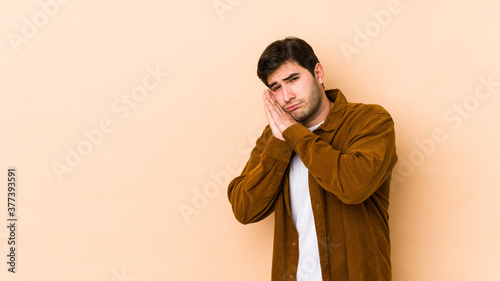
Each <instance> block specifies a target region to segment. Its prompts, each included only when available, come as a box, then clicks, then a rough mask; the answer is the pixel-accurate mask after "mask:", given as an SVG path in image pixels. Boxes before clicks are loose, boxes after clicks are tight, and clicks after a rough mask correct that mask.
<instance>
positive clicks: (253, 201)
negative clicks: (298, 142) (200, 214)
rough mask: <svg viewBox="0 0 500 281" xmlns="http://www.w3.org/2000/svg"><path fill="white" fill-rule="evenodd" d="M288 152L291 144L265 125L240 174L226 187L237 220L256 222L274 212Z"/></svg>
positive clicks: (290, 153) (289, 153)
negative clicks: (280, 138)
mask: <svg viewBox="0 0 500 281" xmlns="http://www.w3.org/2000/svg"><path fill="white" fill-rule="evenodd" d="M291 155H292V149H291V148H290V146H289V145H288V144H287V143H286V142H284V141H281V140H278V139H277V138H275V137H274V136H273V134H272V132H271V129H270V127H269V126H267V127H266V128H265V129H264V132H263V134H262V136H261V137H260V138H259V139H258V140H257V142H256V146H255V148H254V149H253V150H252V152H251V154H250V159H249V160H248V162H247V164H246V165H245V168H243V171H242V172H241V175H240V176H239V177H236V178H235V179H233V180H232V181H231V183H230V184H229V187H228V197H229V202H230V203H231V205H232V208H233V213H234V216H235V217H236V219H237V220H238V221H239V222H241V223H243V224H248V223H253V222H257V221H260V220H262V219H264V218H266V217H267V216H268V215H269V214H271V213H272V212H273V211H274V201H275V200H276V197H277V196H278V194H279V192H280V191H281V188H282V185H283V180H284V176H285V171H286V169H287V167H288V163H289V162H290V156H291Z"/></svg>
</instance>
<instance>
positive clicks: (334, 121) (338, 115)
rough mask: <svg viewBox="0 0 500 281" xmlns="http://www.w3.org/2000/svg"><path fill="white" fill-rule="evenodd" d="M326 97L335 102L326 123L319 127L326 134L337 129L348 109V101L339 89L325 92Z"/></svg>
mask: <svg viewBox="0 0 500 281" xmlns="http://www.w3.org/2000/svg"><path fill="white" fill-rule="evenodd" d="M325 93H326V96H327V97H328V99H329V100H330V101H331V102H334V105H333V108H332V109H331V110H330V113H329V114H328V116H327V117H326V120H325V122H323V124H321V126H319V127H318V129H321V130H323V131H325V132H331V131H334V130H336V129H337V127H338V125H339V123H340V119H342V116H344V112H345V110H346V107H347V99H346V98H345V96H344V94H342V92H341V91H340V90H339V89H332V90H326V91H325Z"/></svg>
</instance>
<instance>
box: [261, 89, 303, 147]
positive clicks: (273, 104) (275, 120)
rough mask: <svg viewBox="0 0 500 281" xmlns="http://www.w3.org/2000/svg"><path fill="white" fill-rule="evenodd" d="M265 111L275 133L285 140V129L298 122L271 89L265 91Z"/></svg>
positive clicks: (277, 136)
mask: <svg viewBox="0 0 500 281" xmlns="http://www.w3.org/2000/svg"><path fill="white" fill-rule="evenodd" d="M263 98H264V111H265V112H266V117H267V121H268V122H269V126H270V127H271V130H272V132H273V135H274V136H275V137H276V138H278V139H280V140H282V141H284V140H285V139H284V138H283V131H284V130H286V129H287V128H288V127H290V126H292V125H294V124H298V122H297V121H295V119H293V117H292V116H291V115H290V114H289V113H288V112H286V111H285V110H283V108H281V106H280V105H279V104H278V102H277V101H276V99H275V98H274V96H273V95H272V93H271V91H270V90H265V91H264V95H263Z"/></svg>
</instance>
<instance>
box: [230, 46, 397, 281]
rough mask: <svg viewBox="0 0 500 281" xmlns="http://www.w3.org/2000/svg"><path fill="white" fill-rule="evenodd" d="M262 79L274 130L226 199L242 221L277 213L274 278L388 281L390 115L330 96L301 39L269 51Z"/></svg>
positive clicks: (338, 93)
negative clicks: (265, 87)
mask: <svg viewBox="0 0 500 281" xmlns="http://www.w3.org/2000/svg"><path fill="white" fill-rule="evenodd" d="M257 75H258V76H259V78H260V79H261V80H262V82H264V84H265V85H266V86H267V87H268V88H269V89H266V90H265V91H264V94H263V101H264V109H265V113H266V117H267V120H268V122H269V125H268V126H266V128H265V129H264V132H263V133H262V135H261V137H260V138H259V139H258V140H257V143H256V146H255V148H254V149H253V150H252V153H251V155H250V159H249V160H248V162H247V164H246V166H245V168H244V169H243V172H242V173H241V175H240V176H239V177H237V178H235V179H233V180H232V182H231V183H230V184H229V188H228V197H229V201H230V202H231V205H232V208H233V212H234V215H235V217H236V219H237V220H238V221H240V222H241V223H243V224H247V223H253V222H257V221H260V220H262V219H264V218H266V217H267V216H269V215H270V214H271V213H272V212H275V230H274V249H273V269H272V280H273V281H277V280H297V281H302V280H310V281H316V280H336V281H337V280H341V281H347V280H352V281H362V280H369V281H376V280H377V281H378V280H384V281H387V280H391V277H392V274H391V262H390V241H389V227H388V219H389V217H388V208H389V194H390V187H389V185H390V181H391V171H392V169H393V167H394V165H395V164H396V161H397V156H396V148H395V134H394V123H393V121H392V118H391V116H390V115H389V113H388V112H387V111H385V109H384V108H382V107H381V106H379V105H368V104H360V103H349V102H347V100H346V98H345V97H344V95H343V94H342V92H341V91H340V90H338V89H335V90H327V91H325V90H324V87H323V77H324V71H323V66H322V65H321V64H320V63H319V61H318V59H317V57H316V55H315V54H314V51H313V49H312V48H311V46H309V44H307V43H306V42H305V41H304V40H302V39H298V38H295V37H288V38H286V39H284V40H278V41H276V42H274V43H272V44H271V45H269V46H268V47H267V48H266V49H265V51H264V52H263V54H262V55H261V57H260V59H259V62H258V70H257Z"/></svg>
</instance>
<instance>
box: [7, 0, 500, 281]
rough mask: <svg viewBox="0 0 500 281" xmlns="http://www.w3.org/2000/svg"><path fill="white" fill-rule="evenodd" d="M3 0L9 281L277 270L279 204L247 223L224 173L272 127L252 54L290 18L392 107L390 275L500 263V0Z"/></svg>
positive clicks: (287, 29) (456, 273) (337, 77)
mask: <svg viewBox="0 0 500 281" xmlns="http://www.w3.org/2000/svg"><path fill="white" fill-rule="evenodd" d="M40 3H41V4H40ZM44 3H48V4H44ZM382 10H384V11H382ZM0 17H1V18H2V24H1V26H0V35H2V38H3V39H2V40H1V41H0V62H1V68H0V89H1V95H2V101H1V102H0V117H1V118H0V120H1V129H2V134H1V136H2V141H1V149H0V152H1V155H0V163H1V164H0V169H1V170H0V174H1V177H0V179H1V180H0V182H2V184H1V185H2V186H3V188H1V189H0V190H2V191H1V192H0V218H2V219H1V223H0V257H1V258H0V264H2V265H1V266H0V279H1V280H23V281H28V280H29V281H32V280H41V281H44V280H47V281H48V280H50V281H59V280H64V281H66V280H74V281H80V280H81V281H83V280H85V281H87V280H94V281H98V280H101V281H111V280H116V281H118V280H120V281H124V280H126V281H128V280H134V281H146V280H148V281H149V280H269V276H270V270H271V253H272V232H273V218H272V217H270V218H268V219H266V220H265V221H263V222H261V223H258V224H254V225H247V226H243V225H240V224H239V223H238V222H237V221H236V220H235V219H234V218H233V215H232V212H231V209H230V205H229V203H228V200H227V197H226V185H227V182H228V180H229V177H231V178H232V177H234V176H235V175H237V174H238V173H239V172H240V171H241V169H242V167H243V165H244V164H245V162H246V160H247V157H248V155H249V152H250V149H251V148H252V146H253V143H254V141H255V139H256V137H257V136H258V135H259V134H260V132H261V130H262V129H263V127H264V126H265V125H266V124H267V122H266V119H265V116H264V113H263V109H262V105H261V93H262V91H263V89H264V86H263V84H261V82H260V81H259V80H258V78H257V76H256V74H255V73H256V63H257V59H258V57H259V56H260V54H261V52H262V51H263V49H264V48H265V47H266V46H267V45H268V44H269V43H270V42H272V41H274V40H276V39H281V38H284V37H286V36H288V35H295V36H298V37H301V38H303V39H305V40H306V41H308V42H309V43H310V44H311V45H312V46H313V47H314V49H315V50H316V54H317V55H318V57H319V59H320V61H321V62H322V63H323V65H324V67H325V71H326V83H325V86H326V87H327V88H340V89H341V90H342V91H343V92H344V94H345V95H346V96H347V98H348V100H349V101H352V102H364V103H378V104H381V105H383V106H384V107H385V108H386V109H387V110H388V111H389V112H390V113H391V114H392V116H393V118H394V120H395V124H396V129H397V149H398V154H399V158H400V162H399V163H398V166H396V169H395V177H396V178H397V181H395V183H394V185H393V186H394V188H393V193H392V198H391V200H392V205H391V209H390V214H391V219H390V224H391V225H390V226H391V238H392V245H393V248H392V254H393V274H394V280H405V281H413V280H414V281H417V280H418V281H420V280H426V281H431V280H438V281H445V280H448V281H466V280H467V281H468V280H470V281H491V280H500V267H499V266H498V265H499V264H500V254H499V253H500V239H499V238H498V237H500V224H499V220H500V216H499V215H500V207H499V206H500V204H499V202H498V198H499V196H500V189H499V188H498V187H499V184H500V180H499V179H498V172H499V168H500V165H499V160H498V159H499V158H500V148H499V145H498V143H499V141H500V132H499V131H498V129H499V127H498V120H499V119H500V111H499V110H498V109H499V105H500V97H499V95H500V83H499V82H500V51H499V50H500V38H499V36H500V4H499V2H498V1H496V0H483V1H472V0H469V1H451V0H445V1H430V0H429V1H410V0H401V1H400V2H398V1H394V0H393V1H387V0H383V1H379V0H377V1H324V0H318V1H309V2H306V1H284V0H280V1H262V0H261V1H255V0H254V1H244V0H216V1H214V0H204V1H200V0H197V1H159V0H158V1H117V0H113V1H77V0H73V1H69V0H65V1H62V0H61V1H59V2H55V0H41V1H40V2H39V1H36V0H30V1H1V2H0ZM389 17H390V18H389ZM377 19H378V21H377ZM363 34H364V35H363ZM347 50H349V51H351V52H354V53H351V54H349V52H348V51H347ZM148 69H149V71H150V72H151V71H153V72H154V71H156V72H161V73H160V74H158V75H159V76H156V78H157V79H156V80H154V79H152V78H151V77H150V76H151V74H149V72H148ZM167 72H168V75H166V74H164V73H167ZM153 78H154V77H153ZM481 79H482V80H483V81H484V80H491V81H494V82H490V84H489V85H488V87H485V86H484V84H485V83H484V82H483V83H482V82H481ZM144 81H145V82H144ZM143 83H146V84H143ZM143 85H146V86H148V87H149V88H150V90H146V91H145V92H140V91H141V90H144V88H143ZM476 90H477V91H478V92H477V93H476ZM134 97H135V98H134ZM130 98H132V100H131V101H130V103H128V104H127V103H125V100H127V99H130ZM122 99H124V101H122ZM134 99H135V100H134ZM460 108H462V111H460ZM127 112H128V113H127ZM103 122H104V125H100V124H101V123H103ZM106 122H107V123H106ZM99 126H103V129H100V127H99ZM109 127H111V129H110V128H109ZM97 129H99V130H101V133H96V130H97ZM84 132H87V135H88V134H91V133H92V132H94V135H93V136H94V138H95V139H94V143H93V144H92V143H91V142H90V141H88V140H87V137H86V136H85V134H84ZM89 132H90V133H89ZM99 134H102V136H101V137H99ZM89 145H90V146H89ZM68 149H69V150H68ZM77 149H79V151H80V152H82V153H83V154H86V155H84V156H81V155H80V157H81V159H79V160H78V157H77V156H75V155H72V156H68V155H71V153H70V152H68V151H76V150H77ZM73 153H75V152H73ZM76 153H78V152H76ZM67 157H69V158H68V159H69V160H68V159H66V158H67ZM71 157H73V158H71ZM68 161H69V162H68ZM71 161H73V162H71ZM69 164H71V165H72V166H73V167H70V166H69ZM54 165H56V166H57V165H59V166H57V167H59V169H61V167H63V166H64V167H66V168H65V169H66V170H59V173H57V172H56V171H55V170H54ZM9 167H16V168H17V170H18V193H17V199H18V200H17V201H16V203H17V204H18V211H17V215H18V219H19V220H18V228H17V242H18V246H17V266H16V270H17V273H16V274H11V273H9V272H7V264H6V260H7V257H6V255H7V241H6V239H7V237H8V235H9V234H8V233H7V228H6V225H7V221H6V218H7V210H6V208H7V207H6V201H7V191H6V186H7V184H6V183H7V168H9ZM61 171H63V172H61ZM58 174H59V178H60V179H59V178H58ZM181 210H183V211H181ZM183 212H184V213H183Z"/></svg>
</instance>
